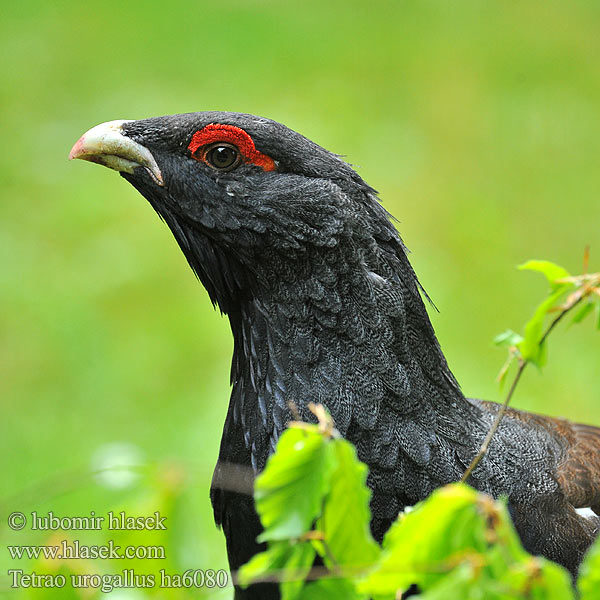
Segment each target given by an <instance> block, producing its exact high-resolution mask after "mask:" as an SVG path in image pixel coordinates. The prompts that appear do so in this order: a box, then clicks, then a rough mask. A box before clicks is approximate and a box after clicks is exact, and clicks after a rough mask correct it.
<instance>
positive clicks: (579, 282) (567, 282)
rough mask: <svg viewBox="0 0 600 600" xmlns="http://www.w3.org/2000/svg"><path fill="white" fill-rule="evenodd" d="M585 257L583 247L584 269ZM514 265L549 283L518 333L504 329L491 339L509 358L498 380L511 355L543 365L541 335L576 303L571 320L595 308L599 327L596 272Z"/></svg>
mask: <svg viewBox="0 0 600 600" xmlns="http://www.w3.org/2000/svg"><path fill="white" fill-rule="evenodd" d="M587 260H588V253H587V250H586V254H585V258H584V263H585V265H584V266H585V269H584V270H585V271H587ZM518 268H519V269H521V270H527V271H537V272H539V273H541V274H542V275H544V276H545V277H546V280H547V281H548V283H549V284H550V290H549V293H548V296H547V297H546V298H544V300H542V301H541V302H540V303H539V304H538V306H537V307H536V308H535V310H534V312H533V316H532V317H531V319H529V321H527V323H525V326H524V328H523V335H522V336H521V335H519V334H518V333H515V332H514V331H512V330H510V329H508V330H506V331H505V332H503V333H501V334H499V335H497V336H496V337H495V338H494V343H495V344H496V345H498V346H508V347H509V360H508V362H507V364H505V365H504V367H503V369H502V371H501V372H500V376H499V379H500V380H501V381H502V380H503V379H504V377H505V375H506V373H507V370H508V367H509V365H510V362H512V360H513V359H514V358H519V359H520V360H521V361H524V362H531V363H533V364H534V365H536V366H537V367H543V366H544V365H545V364H546V344H545V338H546V336H547V334H548V333H549V331H550V330H551V328H552V327H553V326H554V325H555V324H556V323H558V321H559V320H560V319H561V318H562V317H563V316H564V314H566V313H567V312H569V311H571V310H572V309H574V308H575V307H576V306H577V305H578V304H580V303H581V306H579V307H578V309H577V310H576V311H575V314H574V316H573V319H572V322H573V323H580V322H581V321H583V320H584V319H585V317H587V315H589V314H590V313H591V312H592V311H593V310H594V308H596V310H597V311H598V315H599V322H598V327H599V328H600V274H598V273H594V274H587V273H584V274H582V275H577V276H575V277H574V276H572V275H571V274H570V273H569V272H568V271H567V270H566V269H565V268H563V267H561V266H559V265H557V264H555V263H553V262H550V261H547V260H529V261H527V262H526V263H524V264H522V265H520V266H519V267H518ZM561 301H562V303H561ZM552 314H555V319H554V321H552V323H551V324H550V326H549V328H548V329H546V330H545V329H544V327H545V325H546V322H547V319H548V317H549V316H550V315H552Z"/></svg>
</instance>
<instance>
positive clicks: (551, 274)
mask: <svg viewBox="0 0 600 600" xmlns="http://www.w3.org/2000/svg"><path fill="white" fill-rule="evenodd" d="M517 268H518V269H520V270H521V271H537V272H539V273H542V274H543V275H544V276H545V277H546V279H547V280H548V282H549V283H550V285H552V286H553V287H555V286H557V285H564V284H560V283H559V284H557V283H556V280H557V279H564V278H565V277H570V273H569V272H568V271H567V270H566V269H564V268H563V267H561V266H559V265H557V264H555V263H553V262H550V261H549V260H528V261H527V262H526V263H523V264H522V265H519V266H518V267H517Z"/></svg>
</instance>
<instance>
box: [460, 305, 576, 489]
mask: <svg viewBox="0 0 600 600" xmlns="http://www.w3.org/2000/svg"><path fill="white" fill-rule="evenodd" d="M584 297H585V294H583V295H581V296H580V297H579V298H578V299H577V300H576V301H575V302H573V304H571V305H570V306H568V307H567V308H564V309H563V311H562V312H561V313H560V315H558V317H556V319H554V321H552V323H550V326H549V327H548V329H546V332H545V333H544V335H543V336H542V338H541V339H540V341H539V344H538V345H539V346H540V347H541V346H543V345H544V343H545V342H546V339H547V337H548V336H549V335H550V332H551V331H552V330H553V329H554V328H555V327H556V326H557V325H558V323H559V322H560V320H561V319H562V318H563V317H564V316H565V315H566V314H567V313H568V312H570V311H571V310H572V309H573V308H575V307H576V306H577V305H578V304H579V303H580V302H581V301H582V300H583V299H584ZM530 362H531V361H530V360H529V359H527V360H520V361H519V369H518V371H517V373H516V375H515V378H514V380H513V382H512V384H511V386H510V389H509V390H508V394H507V395H506V398H505V400H504V402H503V403H502V406H501V407H500V410H499V411H498V414H497V415H496V418H495V419H494V422H493V423H492V426H491V427H490V430H489V431H488V434H487V435H486V436H485V439H484V440H483V443H482V444H481V448H479V452H478V453H477V454H476V456H475V458H473V460H472V461H471V464H470V465H469V467H468V468H467V470H466V471H465V473H464V475H463V476H462V477H461V479H460V480H461V482H463V483H465V482H466V481H467V479H469V477H470V475H471V473H472V472H473V471H474V470H475V467H477V465H478V464H479V462H480V461H481V459H482V458H483V457H484V456H485V455H486V454H487V451H488V447H489V445H490V442H491V441H492V438H493V437H494V434H495V433H496V431H497V430H498V427H500V423H501V422H502V419H503V418H504V415H505V414H506V411H507V410H508V405H509V404H510V401H511V399H512V397H513V394H514V392H515V389H516V388H517V384H518V383H519V380H520V379H521V375H522V374H523V371H524V370H525V367H526V366H527V365H528V364H529V363H530Z"/></svg>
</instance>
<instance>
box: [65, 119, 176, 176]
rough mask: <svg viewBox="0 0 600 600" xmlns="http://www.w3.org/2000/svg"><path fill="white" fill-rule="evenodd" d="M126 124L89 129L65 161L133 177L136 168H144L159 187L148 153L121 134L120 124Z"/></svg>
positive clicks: (156, 171) (112, 122) (104, 125)
mask: <svg viewBox="0 0 600 600" xmlns="http://www.w3.org/2000/svg"><path fill="white" fill-rule="evenodd" d="M129 122H130V121H125V120H119V121H108V122H107V123H102V124H101V125H96V127H92V129H90V130H89V131H87V132H86V133H84V134H83V135H82V136H81V137H80V138H79V139H78V140H77V142H75V145H74V146H73V148H71V152H70V153H69V160H73V159H74V158H80V159H82V160H89V161H90V162H94V163H98V164H101V165H104V166H105V167H109V168H110V169H114V170H115V171H120V172H123V173H133V171H134V169H135V168H136V167H144V168H145V169H146V171H148V173H149V174H150V176H151V177H152V179H153V180H154V182H155V183H156V184H157V185H160V186H163V185H164V184H165V183H164V180H163V177H162V173H161V172H160V169H159V168H158V165H157V164H156V160H155V159H154V156H152V153H151V152H150V150H148V148H146V146H142V145H141V144H138V143H137V142H134V141H133V140H132V139H131V138H129V137H127V136H126V135H124V134H123V123H129Z"/></svg>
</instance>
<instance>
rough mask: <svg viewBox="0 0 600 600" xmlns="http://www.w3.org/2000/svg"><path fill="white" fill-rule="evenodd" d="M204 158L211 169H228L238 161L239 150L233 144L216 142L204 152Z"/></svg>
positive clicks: (233, 166) (235, 165)
mask: <svg viewBox="0 0 600 600" xmlns="http://www.w3.org/2000/svg"><path fill="white" fill-rule="evenodd" d="M204 159H205V160H206V162H207V163H208V165H210V166H211V167H212V168H213V169H219V171H230V170H231V169H233V168H235V167H237V165H238V164H239V162H240V151H239V150H238V149H237V148H236V147H235V146H234V145H233V144H225V143H223V142H218V143H216V144H213V145H212V146H210V147H209V148H208V149H206V151H205V153H204Z"/></svg>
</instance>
